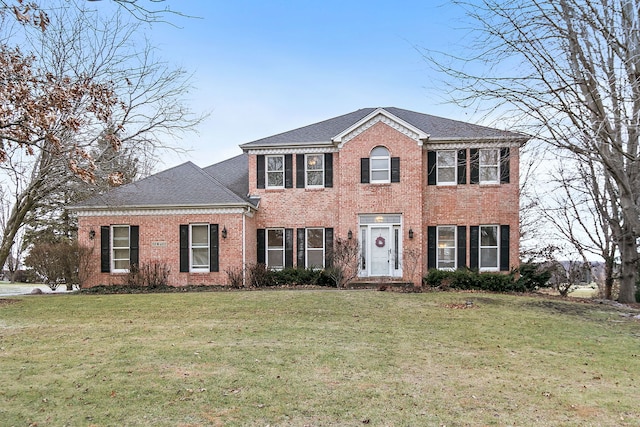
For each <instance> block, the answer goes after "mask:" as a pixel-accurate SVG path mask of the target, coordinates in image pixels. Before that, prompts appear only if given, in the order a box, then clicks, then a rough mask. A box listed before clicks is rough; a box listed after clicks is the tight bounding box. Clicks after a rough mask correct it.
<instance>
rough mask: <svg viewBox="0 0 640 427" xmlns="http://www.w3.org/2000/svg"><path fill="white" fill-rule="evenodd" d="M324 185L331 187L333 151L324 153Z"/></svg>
mask: <svg viewBox="0 0 640 427" xmlns="http://www.w3.org/2000/svg"><path fill="white" fill-rule="evenodd" d="M324 186H325V187H326V188H331V187H333V153H324Z"/></svg>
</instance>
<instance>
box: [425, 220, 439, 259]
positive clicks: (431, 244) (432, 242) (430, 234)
mask: <svg viewBox="0 0 640 427" xmlns="http://www.w3.org/2000/svg"><path fill="white" fill-rule="evenodd" d="M436 233H437V227H435V226H432V225H430V226H429V227H427V270H431V269H433V268H436Z"/></svg>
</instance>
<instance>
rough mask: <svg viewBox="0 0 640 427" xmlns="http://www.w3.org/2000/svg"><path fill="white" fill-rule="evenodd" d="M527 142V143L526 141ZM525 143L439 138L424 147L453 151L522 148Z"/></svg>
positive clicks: (508, 140)
mask: <svg viewBox="0 0 640 427" xmlns="http://www.w3.org/2000/svg"><path fill="white" fill-rule="evenodd" d="M525 142H526V141H525ZM523 145H524V142H522V140H514V139H513V138H457V139H450V138H437V139H435V138H434V139H430V140H429V142H428V143H426V144H425V145H424V148H425V149H427V150H453V149H456V148H458V149H459V148H478V147H486V148H500V147H511V148H518V147H522V146H523Z"/></svg>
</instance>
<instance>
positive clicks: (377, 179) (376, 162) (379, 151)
mask: <svg viewBox="0 0 640 427" xmlns="http://www.w3.org/2000/svg"><path fill="white" fill-rule="evenodd" d="M369 159H370V164H371V166H370V172H371V181H370V182H372V183H386V182H390V175H391V158H390V157H389V150H387V149H386V148H384V147H376V148H374V149H373V150H372V151H371V157H370V158H369Z"/></svg>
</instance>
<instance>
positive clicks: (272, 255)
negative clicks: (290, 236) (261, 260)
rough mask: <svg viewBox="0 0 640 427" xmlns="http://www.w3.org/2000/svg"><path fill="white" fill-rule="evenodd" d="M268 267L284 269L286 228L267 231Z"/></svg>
mask: <svg viewBox="0 0 640 427" xmlns="http://www.w3.org/2000/svg"><path fill="white" fill-rule="evenodd" d="M266 261H267V267H269V268H273V269H281V268H284V228H270V229H267V260H266Z"/></svg>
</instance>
